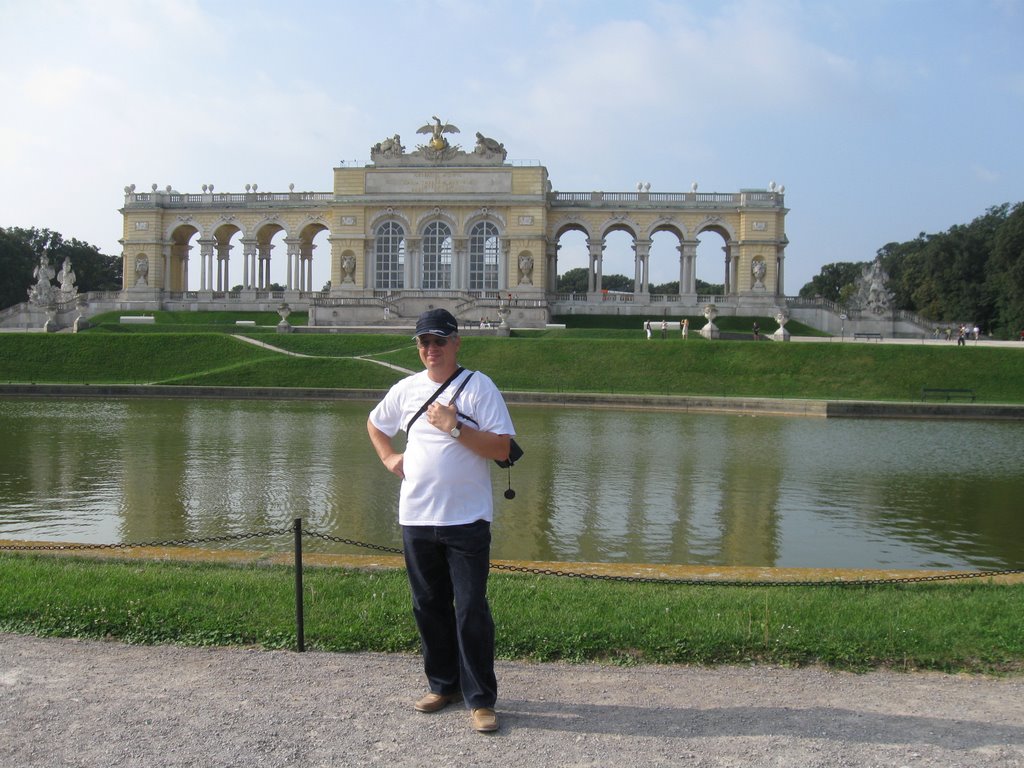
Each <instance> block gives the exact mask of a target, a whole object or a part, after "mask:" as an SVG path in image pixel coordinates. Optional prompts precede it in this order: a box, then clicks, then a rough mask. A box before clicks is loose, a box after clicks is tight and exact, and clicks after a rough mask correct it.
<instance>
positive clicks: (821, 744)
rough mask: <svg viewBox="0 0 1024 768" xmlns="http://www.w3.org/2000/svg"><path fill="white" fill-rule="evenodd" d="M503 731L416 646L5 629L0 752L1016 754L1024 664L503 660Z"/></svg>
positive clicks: (705, 757) (769, 757) (11, 758)
mask: <svg viewBox="0 0 1024 768" xmlns="http://www.w3.org/2000/svg"><path fill="white" fill-rule="evenodd" d="M497 672H498V684H499V687H500V699H499V702H498V707H499V708H498V712H499V716H500V718H501V730H500V731H499V732H498V733H496V734H487V735H485V734H479V733H475V732H473V731H471V730H470V729H469V724H468V715H467V714H466V712H465V710H463V709H462V708H461V706H452V707H448V708H447V709H446V710H444V711H442V712H440V713H437V714H433V715H423V714H419V713H416V712H414V711H413V709H412V701H413V700H414V699H415V698H416V697H418V696H419V695H420V694H421V693H422V692H423V675H422V670H421V666H420V659H419V658H418V657H416V656H406V655H383V654H366V653H354V654H337V653H320V652H308V653H304V654H299V653H293V652H289V651H260V650H246V649H223V648H214V649H196V648H179V647H172V646H157V647H144V646H129V645H122V644H120V643H114V642H109V643H108V642H93V641H80V640H65V639H42V638H36V637H27V636H20V635H9V634H0V766H4V768H22V767H23V766H24V767H28V766H47V767H48V768H49V767H50V766H62V767H63V766H83V767H84V766H90V767H92V766H103V767H104V768H106V767H107V766H111V767H113V766H138V767H139V768H143V767H145V768H158V767H160V766H203V768H215V767H217V766H244V767H245V768H260V767H261V766H374V765H381V766H432V765H438V766H442V765H457V766H503V767H507V766H609V765H612V766H617V768H624V767H625V766H658V765H682V766H801V768H809V767H812V766H829V768H835V767H836V766H911V767H916V766H1000V768H1005V767H1006V766H1024V679H1022V678H1019V677H1014V678H1009V679H994V678H986V677H976V676H953V675H940V674H932V673H913V674H905V673H898V672H873V673H870V674H864V675H853V674H847V673H835V672H828V671H824V670H821V669H798V670H790V669H779V668H774V667H716V668H701V667H656V666H648V667H637V668H618V667H606V666H599V665H567V664H528V663H520V662H499V663H498V669H497Z"/></svg>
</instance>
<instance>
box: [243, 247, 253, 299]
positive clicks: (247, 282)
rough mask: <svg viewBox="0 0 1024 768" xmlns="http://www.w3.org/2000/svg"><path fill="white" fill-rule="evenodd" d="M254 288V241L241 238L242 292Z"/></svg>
mask: <svg viewBox="0 0 1024 768" xmlns="http://www.w3.org/2000/svg"><path fill="white" fill-rule="evenodd" d="M255 288H256V241H255V240H254V239H252V238H250V237H244V238H242V290H243V291H249V290H254V289H255Z"/></svg>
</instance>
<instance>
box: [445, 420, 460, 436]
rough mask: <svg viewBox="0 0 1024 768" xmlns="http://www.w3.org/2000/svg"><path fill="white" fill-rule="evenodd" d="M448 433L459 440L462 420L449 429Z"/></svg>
mask: <svg viewBox="0 0 1024 768" xmlns="http://www.w3.org/2000/svg"><path fill="white" fill-rule="evenodd" d="M448 434H449V435H451V436H452V437H454V438H455V439H456V440H458V439H459V435H461V434H462V422H459V421H456V422H455V426H454V427H452V428H451V429H450V430H448Z"/></svg>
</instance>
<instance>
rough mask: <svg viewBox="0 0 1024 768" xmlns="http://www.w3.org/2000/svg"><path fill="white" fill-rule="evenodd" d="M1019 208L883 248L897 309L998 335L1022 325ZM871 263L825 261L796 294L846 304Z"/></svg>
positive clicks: (1023, 219) (998, 209) (1023, 221)
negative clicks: (967, 324)
mask: <svg viewBox="0 0 1024 768" xmlns="http://www.w3.org/2000/svg"><path fill="white" fill-rule="evenodd" d="M1022 208H1024V204H1022V203H1018V204H1017V205H1016V206H1014V207H1013V208H1012V210H1011V207H1010V205H1009V204H1003V205H998V206H994V207H992V208H990V209H988V210H987V211H986V212H985V213H984V214H983V215H982V216H979V217H978V218H976V219H974V221H972V222H970V223H969V224H958V225H954V226H952V227H950V229H949V230H947V231H946V232H940V233H938V234H932V235H929V234H925V233H924V232H922V233H921V234H919V235H918V236H917V238H915V239H914V240H909V241H907V242H905V243H888V244H887V245H885V246H883V247H882V248H880V249H879V250H878V253H877V257H878V258H880V259H881V261H882V266H883V267H884V269H885V271H886V272H887V273H888V274H889V289H890V290H892V292H893V294H894V303H895V306H896V308H897V309H905V310H909V311H911V312H915V313H917V314H919V315H921V316H922V317H925V318H928V319H929V320H935V321H939V322H968V323H976V324H977V325H979V326H980V327H981V328H982V330H984V331H986V332H991V333H992V334H993V335H995V336H998V337H1004V338H1006V337H1011V338H1016V337H1017V336H1018V334H1019V332H1020V330H1021V328H1022V327H1024V211H1022ZM866 266H868V262H862V263H859V264H852V263H847V262H844V263H839V264H827V265H825V266H824V267H823V268H822V270H821V272H820V273H819V274H818V275H817V276H816V277H815V278H814V279H812V280H811V282H809V283H807V284H806V285H805V286H804V287H803V288H801V290H800V295H801V296H804V297H811V296H823V297H825V298H829V299H832V300H833V301H837V302H839V303H840V304H846V303H847V302H848V301H849V298H850V296H851V295H852V293H853V291H854V286H855V283H856V280H857V278H858V277H859V276H860V273H861V271H862V270H863V269H864V268H865V267H866Z"/></svg>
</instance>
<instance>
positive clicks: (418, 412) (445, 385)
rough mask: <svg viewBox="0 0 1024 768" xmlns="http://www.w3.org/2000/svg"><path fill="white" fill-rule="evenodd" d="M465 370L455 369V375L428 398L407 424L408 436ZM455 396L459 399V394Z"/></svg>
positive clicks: (461, 368)
mask: <svg viewBox="0 0 1024 768" xmlns="http://www.w3.org/2000/svg"><path fill="white" fill-rule="evenodd" d="M464 370H466V369H465V368H463V367H462V366H459V367H458V368H456V369H455V373H453V374H452V375H451V376H449V377H448V378H447V379H445V382H444V384H442V385H441V386H440V387H438V388H437V390H436V391H435V392H434V394H432V395H431V396H430V397H428V398H427V402H425V403H424V404H423V405H421V406H420V409H419V410H418V411H416V415H415V416H413V417H412V418H411V419H409V423H408V424H406V426H405V432H406V434H408V433H409V430H410V429H412V425H413V424H414V423H415V422H416V419H418V418H419V417H420V416H422V415H423V412H424V411H425V410H427V406H429V405H430V404H431V403H432V402H434V401H435V400H437V397H438V395H440V394H441V393H442V392H444V391H445V389H447V388H448V385H449V384H451V383H452V382H453V381H455V379H456V378H457V377H458V375H459V374H460V373H462V372H463V371H464ZM471 375H472V374H471ZM467 378H468V377H467ZM463 383H465V382H463ZM459 391H460V392H461V391H462V388H461V387H460V388H459ZM455 394H456V397H458V392H456V393H455Z"/></svg>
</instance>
